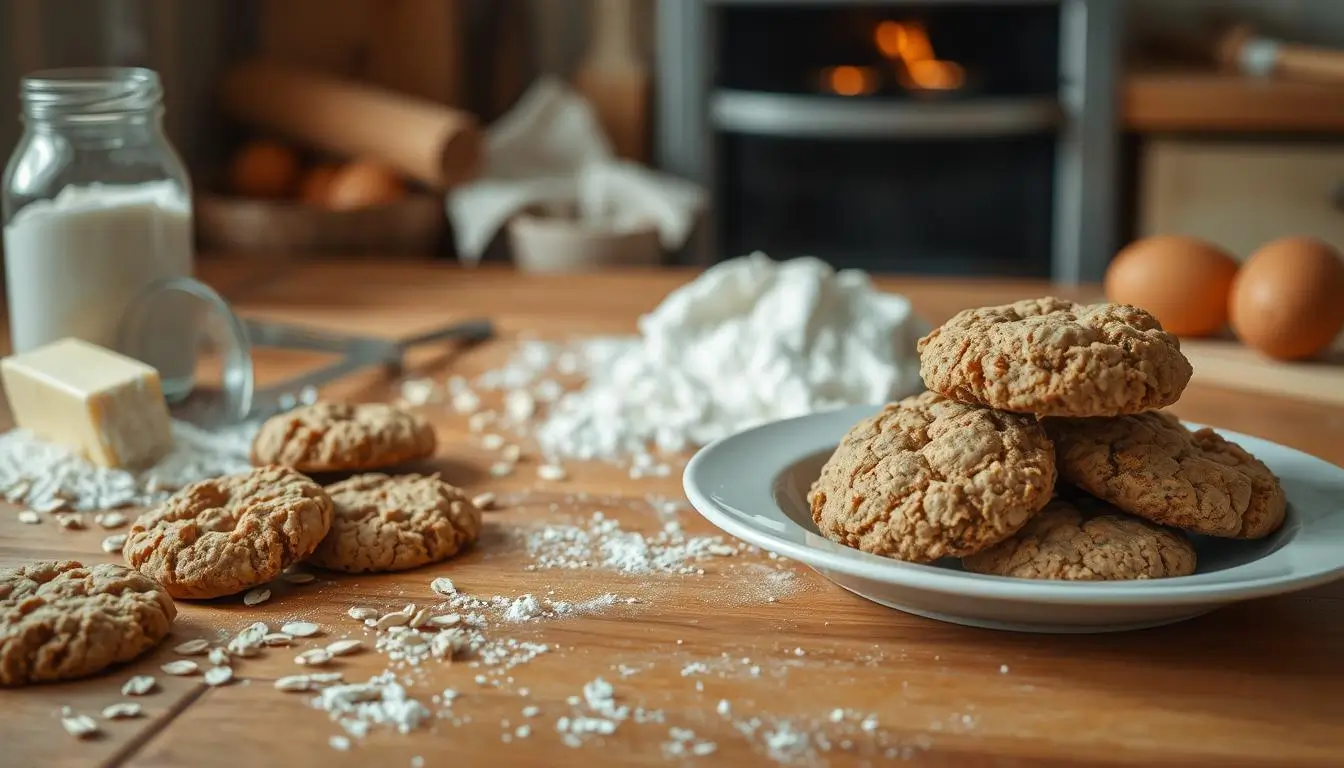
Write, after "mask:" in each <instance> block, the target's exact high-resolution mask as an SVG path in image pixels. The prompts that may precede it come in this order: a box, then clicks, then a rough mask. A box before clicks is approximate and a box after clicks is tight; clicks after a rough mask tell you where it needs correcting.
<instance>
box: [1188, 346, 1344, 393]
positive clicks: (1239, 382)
mask: <svg viewBox="0 0 1344 768" xmlns="http://www.w3.org/2000/svg"><path fill="white" fill-rule="evenodd" d="M1181 351H1182V352H1184V353H1185V356H1186V357H1187V358H1189V360H1190V364H1191V365H1192V366H1194V369H1195V375H1194V379H1193V380H1194V381H1196V382H1199V383H1201V384H1210V385H1213V386H1218V387H1227V388H1229V389H1238V390H1242V391H1247V392H1260V393H1264V394H1270V395H1281V396H1285V397H1296V398H1300V399H1303V400H1311V401H1313V402H1319V403H1324V404H1329V405H1337V406H1344V351H1340V352H1336V353H1334V354H1333V355H1330V356H1327V357H1326V358H1325V359H1323V360H1320V361H1312V362H1293V363H1285V362H1280V361H1277V360H1270V359H1268V358H1265V357H1264V356H1262V355H1260V354H1259V353H1257V352H1255V351H1254V350H1251V349H1248V348H1246V347H1244V346H1242V345H1241V344H1238V343H1237V342H1235V341H1222V340H1206V339H1181Z"/></svg>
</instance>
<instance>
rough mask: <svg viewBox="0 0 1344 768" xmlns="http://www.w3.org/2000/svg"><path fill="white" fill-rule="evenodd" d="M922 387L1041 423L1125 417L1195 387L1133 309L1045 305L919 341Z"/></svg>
mask: <svg viewBox="0 0 1344 768" xmlns="http://www.w3.org/2000/svg"><path fill="white" fill-rule="evenodd" d="M918 349H919V370H920V375H921V376H923V378H924V384H925V385H926V386H927V387H928V388H929V389H931V390H934V391H935V392H939V393H941V394H942V395H943V396H945V397H948V398H951V399H953V400H959V401H961V402H966V403H979V404H980V405H986V406H989V407H991V408H998V409H999V410H1003V411H1013V412H1016V413H1029V414H1034V415H1037V416H1119V415H1121V414H1129V413H1139V412H1142V411H1146V410H1150V409H1154V408H1162V407H1164V406H1167V405H1170V404H1172V403H1174V402H1176V400H1177V399H1178V398H1179V397H1180V396H1181V392H1183V391H1184V390H1185V385H1186V384H1188V383H1189V382H1190V375H1191V373H1192V369H1191V367H1190V361H1189V360H1187V359H1186V358H1185V355H1184V354H1182V353H1181V348H1180V342H1179V341H1178V340H1177V338H1176V337H1175V336H1173V335H1172V334H1170V333H1167V332H1166V331H1163V330H1162V326H1161V325H1160V324H1158V322H1157V319H1156V318H1155V317H1153V316H1152V315H1151V314H1149V313H1147V312H1145V311H1143V310H1141V309H1138V308H1137V307H1132V306H1129V305H1126V304H1075V303H1074V302H1071V301H1066V300H1064V299H1057V298H1053V297H1047V298H1043V299H1032V300H1028V301H1019V302H1017V303H1015V304H1007V305H1004V306H998V307H981V308H979V309H968V310H965V311H963V312H959V313H957V314H956V315H955V316H954V317H952V319H951V320H948V321H947V322H946V323H944V324H943V325H942V326H941V327H939V328H935V329H934V330H933V332H932V333H930V334H929V335H927V336H925V337H924V338H922V339H920V340H919V345H918Z"/></svg>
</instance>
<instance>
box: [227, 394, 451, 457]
mask: <svg viewBox="0 0 1344 768" xmlns="http://www.w3.org/2000/svg"><path fill="white" fill-rule="evenodd" d="M436 447H437V440H436V438H435V435H434V428H433V427H432V426H430V424H429V422H427V421H425V419H423V418H422V417H420V416H418V415H416V414H413V413H411V412H409V411H405V410H402V409H400V408H397V407H395V406H392V405H388V404H386V403H353V404H351V403H314V404H313V405H308V406H303V407H301V408H296V409H294V410H292V411H288V412H286V413H281V414H278V415H276V416H273V417H271V418H270V419H269V420H267V421H266V423H265V424H262V425H261V429H260V430H258V431H257V435H256V437H255V438H253V440H252V463H253V464H256V465H266V464H280V465H284V466H287V467H294V468H295V469H297V470H299V471H300V472H362V471H367V470H373V469H383V468H385V467H392V466H395V465H397V464H404V463H406V462H410V461H418V460H420V459H424V458H428V457H430V456H433V455H434V450H435V448H436Z"/></svg>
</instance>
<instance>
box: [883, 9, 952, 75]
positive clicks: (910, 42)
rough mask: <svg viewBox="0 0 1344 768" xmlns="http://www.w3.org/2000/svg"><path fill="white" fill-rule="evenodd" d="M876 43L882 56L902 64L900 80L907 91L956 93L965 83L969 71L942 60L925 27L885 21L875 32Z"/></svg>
mask: <svg viewBox="0 0 1344 768" xmlns="http://www.w3.org/2000/svg"><path fill="white" fill-rule="evenodd" d="M873 42H874V43H875V44H876V45H877V49H878V50H879V51H881V52H882V55H883V56H885V57H886V58H887V59H888V60H890V61H891V62H893V63H896V64H899V65H901V66H900V67H899V68H898V74H897V78H898V79H899V80H900V83H901V85H902V86H904V87H905V88H908V89H910V90H921V91H953V90H956V89H958V88H960V87H961V86H962V83H964V82H965V81H966V72H965V71H964V70H963V69H962V67H961V65H960V64H958V63H956V62H955V61H943V60H941V59H939V58H938V57H937V56H936V55H935V54H934V52H933V44H932V43H930V42H929V35H928V33H927V32H926V31H925V30H924V25H923V24H920V23H918V22H900V21H884V22H882V23H881V24H878V25H877V29H876V30H874V31H873Z"/></svg>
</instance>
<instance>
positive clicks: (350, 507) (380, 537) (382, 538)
mask: <svg viewBox="0 0 1344 768" xmlns="http://www.w3.org/2000/svg"><path fill="white" fill-rule="evenodd" d="M327 493H328V494H329V495H330V496H331V500H332V503H333V504H334V508H335V511H334V514H333V518H332V524H331V531H330V532H329V533H328V534H327V536H326V538H325V539H323V540H322V543H321V544H320V545H319V546H318V548H317V551H315V552H314V553H313V556H312V558H310V562H312V563H314V564H316V565H319V566H321V567H323V568H329V569H331V570H336V571H346V572H349V573H369V572H379V571H402V570H406V569H409V568H418V567H420V566H422V565H428V564H429V563H436V562H439V561H441V560H446V559H447V558H449V557H452V556H453V555H456V554H457V553H458V552H460V551H461V550H462V549H463V548H464V547H466V546H467V545H469V544H471V543H472V542H474V541H475V540H476V538H477V536H479V535H480V532H481V511H480V510H479V509H477V508H476V506H475V505H474V504H472V503H471V499H470V498H469V497H468V496H467V494H466V493H465V492H464V491H463V490H462V489H460V488H457V487H455V486H453V485H449V484H448V483H445V482H443V481H442V480H440V479H439V477H438V475H399V476H388V475H384V474H379V473H369V474H364V475H356V476H355V477H352V478H349V479H347V480H342V481H341V482H339V483H335V484H333V485H329V486H327Z"/></svg>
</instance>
